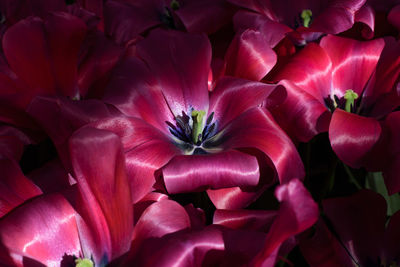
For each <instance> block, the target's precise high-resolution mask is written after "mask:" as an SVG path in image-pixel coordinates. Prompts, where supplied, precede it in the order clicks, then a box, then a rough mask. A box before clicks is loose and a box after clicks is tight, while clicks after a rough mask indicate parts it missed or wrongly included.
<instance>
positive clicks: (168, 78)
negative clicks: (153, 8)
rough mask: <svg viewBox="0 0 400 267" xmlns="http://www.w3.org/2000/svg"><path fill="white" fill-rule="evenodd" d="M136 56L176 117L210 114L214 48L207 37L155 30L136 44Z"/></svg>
mask: <svg viewBox="0 0 400 267" xmlns="http://www.w3.org/2000/svg"><path fill="white" fill-rule="evenodd" d="M160 44H163V45H161V46H160ZM137 54H138V56H139V57H141V58H142V59H143V60H144V61H145V62H146V63H147V64H148V66H149V68H150V70H151V71H152V73H153V75H154V76H155V77H157V78H158V80H159V83H160V86H161V87H162V92H163V94H164V97H165V99H166V101H167V103H168V105H169V107H170V109H171V111H172V112H173V114H174V115H175V116H177V115H182V112H185V113H186V114H188V113H189V112H191V109H192V108H193V109H195V110H205V111H207V109H208V85H207V82H208V74H209V71H210V65H211V45H210V42H209V41H208V39H207V37H206V36H205V35H195V34H187V33H182V32H177V31H164V30H154V31H152V32H151V33H150V35H149V36H148V37H147V38H146V39H144V40H143V41H141V42H139V43H138V44H137Z"/></svg>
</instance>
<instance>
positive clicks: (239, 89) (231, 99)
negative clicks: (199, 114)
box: [209, 77, 286, 129]
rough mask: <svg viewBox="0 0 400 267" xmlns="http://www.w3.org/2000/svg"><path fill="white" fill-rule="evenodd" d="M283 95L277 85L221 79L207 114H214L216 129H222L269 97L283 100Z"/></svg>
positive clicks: (212, 94)
mask: <svg viewBox="0 0 400 267" xmlns="http://www.w3.org/2000/svg"><path fill="white" fill-rule="evenodd" d="M275 94H276V95H275ZM285 95H286V93H285V89H284V88H283V87H282V86H279V85H275V84H265V83H260V82H253V81H247V80H242V79H236V78H228V77H226V78H221V79H220V80H219V81H218V83H217V85H216V87H215V89H214V90H213V92H212V93H211V96H210V111H209V113H211V112H214V119H215V121H216V122H217V127H218V129H223V128H224V127H225V126H226V124H227V123H229V122H230V121H232V120H233V119H235V118H236V117H237V116H239V115H240V114H242V113H243V112H245V111H247V110H249V109H251V108H254V107H258V106H260V105H261V104H262V103H263V102H264V101H268V98H269V97H271V98H272V97H276V98H277V99H284V97H285ZM276 102H279V101H276Z"/></svg>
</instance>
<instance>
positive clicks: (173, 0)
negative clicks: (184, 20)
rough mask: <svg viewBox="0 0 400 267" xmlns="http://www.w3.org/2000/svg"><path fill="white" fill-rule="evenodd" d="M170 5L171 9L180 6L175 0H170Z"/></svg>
mask: <svg viewBox="0 0 400 267" xmlns="http://www.w3.org/2000/svg"><path fill="white" fill-rule="evenodd" d="M170 7H171V8H172V9H173V10H178V9H179V7H180V5H179V2H178V1H176V0H172V1H171V3H170Z"/></svg>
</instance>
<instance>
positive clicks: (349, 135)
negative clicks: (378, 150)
mask: <svg viewBox="0 0 400 267" xmlns="http://www.w3.org/2000/svg"><path fill="white" fill-rule="evenodd" d="M380 135H381V126H380V125H379V122H378V121H377V120H375V119H373V118H367V117H362V116H359V115H356V114H353V113H349V112H347V111H344V110H341V109H336V110H335V111H334V112H333V115H332V119H331V123H330V125H329V139H330V141H331V145H332V149H333V151H335V153H336V155H337V156H338V157H339V159H341V160H342V161H343V162H344V163H345V164H347V165H349V166H351V167H353V168H359V167H361V166H362V165H363V158H364V157H366V156H367V154H368V152H369V151H371V149H372V148H373V147H374V145H375V144H376V143H377V142H378V140H379V137H380ZM365 167H367V168H368V166H365Z"/></svg>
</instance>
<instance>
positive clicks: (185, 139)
mask: <svg viewBox="0 0 400 267" xmlns="http://www.w3.org/2000/svg"><path fill="white" fill-rule="evenodd" d="M190 115H191V116H190V117H189V116H188V115H187V114H186V113H185V112H183V111H182V115H181V116H179V115H178V116H176V117H175V121H176V123H175V125H174V124H173V123H171V122H167V125H168V127H169V131H170V133H171V134H172V135H173V136H174V137H175V139H176V141H177V145H178V147H180V148H182V149H183V150H185V152H187V153H188V154H190V153H193V154H201V153H206V152H205V151H204V148H203V147H202V144H203V143H204V142H205V141H206V140H207V139H209V138H210V137H212V136H214V134H215V130H216V129H215V122H212V121H213V117H214V112H212V113H211V114H210V115H209V116H208V118H207V120H205V115H206V112H205V111H204V110H192V112H191V113H190Z"/></svg>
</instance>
